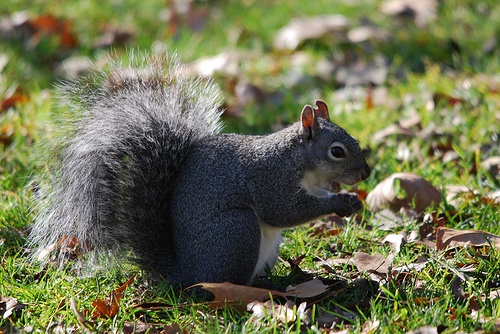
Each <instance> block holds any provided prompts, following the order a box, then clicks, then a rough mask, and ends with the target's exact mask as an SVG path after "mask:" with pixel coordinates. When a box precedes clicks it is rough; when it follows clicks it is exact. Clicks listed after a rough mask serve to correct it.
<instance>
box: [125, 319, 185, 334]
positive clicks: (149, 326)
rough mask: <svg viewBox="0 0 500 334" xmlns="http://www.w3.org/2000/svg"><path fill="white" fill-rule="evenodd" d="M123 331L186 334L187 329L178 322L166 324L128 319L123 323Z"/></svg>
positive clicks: (128, 332)
mask: <svg viewBox="0 0 500 334" xmlns="http://www.w3.org/2000/svg"><path fill="white" fill-rule="evenodd" d="M122 332H123V333H124V334H132V333H134V334H143V333H148V334H156V333H158V334H178V333H180V334H186V333H188V332H187V331H186V330H184V329H182V328H181V327H180V326H179V324H178V323H173V324H171V325H165V324H161V323H151V322H148V323H145V322H142V321H140V320H136V321H134V322H130V321H126V322H125V323H124V325H123V328H122Z"/></svg>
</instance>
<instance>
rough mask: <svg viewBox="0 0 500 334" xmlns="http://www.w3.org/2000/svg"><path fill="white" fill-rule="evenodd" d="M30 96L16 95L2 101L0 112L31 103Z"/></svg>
mask: <svg viewBox="0 0 500 334" xmlns="http://www.w3.org/2000/svg"><path fill="white" fill-rule="evenodd" d="M29 99H30V98H29V96H28V95H25V94H22V93H14V94H13V95H12V96H10V97H8V98H5V99H3V100H2V103H1V105H0V112H2V111H6V110H7V109H9V108H13V107H16V106H18V105H20V104H24V103H26V102H28V101H29Z"/></svg>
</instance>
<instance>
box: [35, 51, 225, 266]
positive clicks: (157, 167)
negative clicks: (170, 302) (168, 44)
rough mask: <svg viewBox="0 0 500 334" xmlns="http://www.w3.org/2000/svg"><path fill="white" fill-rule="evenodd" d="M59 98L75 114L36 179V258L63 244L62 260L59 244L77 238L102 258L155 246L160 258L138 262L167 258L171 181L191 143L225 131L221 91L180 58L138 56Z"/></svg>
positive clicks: (141, 257) (63, 89) (71, 86)
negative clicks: (190, 72)
mask: <svg viewBox="0 0 500 334" xmlns="http://www.w3.org/2000/svg"><path fill="white" fill-rule="evenodd" d="M59 92H60V97H61V98H62V100H63V101H64V102H63V105H62V107H63V108H68V109H67V110H66V114H68V113H71V114H74V115H70V118H71V119H69V120H64V122H62V124H65V126H66V128H65V129H64V130H63V131H60V132H62V136H59V137H58V138H56V139H52V140H51V142H52V143H54V145H53V146H51V144H50V143H49V145H48V147H44V151H45V152H46V153H45V154H47V151H48V152H50V150H53V149H55V146H57V145H59V144H60V142H63V141H66V142H65V143H64V144H63V146H62V149H61V151H60V152H59V154H60V159H58V161H57V162H56V163H55V166H51V174H50V175H49V176H48V177H45V178H40V179H39V180H38V183H39V184H38V185H37V186H39V187H40V190H39V191H38V192H37V194H38V197H39V198H38V199H37V203H36V207H37V215H36V218H35V223H34V225H33V228H32V232H31V234H30V239H31V242H32V243H33V244H34V245H36V252H35V256H37V257H43V256H44V255H46V254H45V252H46V250H47V249H49V248H50V246H51V245H56V244H59V245H58V249H60V250H61V253H60V255H61V256H64V247H63V245H60V244H61V243H65V242H67V243H70V242H72V241H71V240H74V239H73V237H75V238H76V241H77V242H78V243H79V245H80V247H82V248H83V250H84V251H91V252H90V254H92V255H95V256H91V257H92V258H94V259H97V258H98V257H99V255H103V254H105V253H107V252H109V251H111V252H112V253H114V254H115V255H118V254H120V253H125V251H126V250H129V249H131V248H135V247H134V245H135V244H140V245H142V244H149V245H151V247H149V250H148V251H147V252H151V251H154V249H155V248H157V249H156V252H157V254H147V253H143V254H141V253H138V254H134V256H137V257H138V259H137V260H138V261H140V262H141V263H143V264H144V266H148V263H147V261H148V259H153V258H158V257H159V256H160V254H162V255H164V256H163V261H169V254H170V252H169V250H168V249H166V247H170V246H169V245H171V244H172V243H171V242H168V240H164V238H165V236H168V235H169V233H168V231H165V230H168V229H169V224H168V219H169V217H168V210H167V207H166V206H167V202H168V198H169V195H170V194H169V192H170V187H169V184H170V183H171V179H172V176H173V175H174V174H175V173H176V172H177V169H178V168H179V166H180V165H181V164H182V160H183V159H184V156H185V154H186V152H187V151H188V149H189V146H190V145H192V143H193V142H196V141H197V140H200V139H202V138H204V137H206V136H210V135H213V134H214V133H217V132H218V131H219V128H220V123H219V118H220V111H219V108H218V107H219V93H218V89H217V88H216V87H215V85H214V84H213V83H211V82H206V81H201V80H200V79H197V78H192V77H189V76H187V74H186V69H185V67H184V66H182V65H180V63H179V61H178V60H177V59H176V58H175V57H169V56H155V57H151V56H147V55H132V56H131V61H130V64H129V65H128V66H127V65H124V64H122V63H120V62H117V61H109V66H108V67H107V68H106V69H104V70H103V69H100V70H98V71H94V72H93V73H92V74H91V75H90V76H89V77H87V78H85V79H77V80H75V82H71V83H65V84H63V85H61V86H60V87H59ZM131 222H132V223H131ZM124 227H126V228H124ZM144 231H148V233H144ZM155 236H159V238H161V240H154V238H155Z"/></svg>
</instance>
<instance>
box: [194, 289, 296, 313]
mask: <svg viewBox="0 0 500 334" xmlns="http://www.w3.org/2000/svg"><path fill="white" fill-rule="evenodd" d="M196 287H201V288H202V289H204V290H206V291H209V292H211V293H213V294H214V300H212V301H210V302H209V303H208V307H210V308H211V309H220V308H224V307H233V308H235V309H237V310H240V311H245V310H246V306H247V305H248V303H251V302H265V301H267V300H269V299H271V298H276V297H280V298H284V299H287V295H286V294H285V293H282V292H279V291H275V290H268V289H262V288H256V287H252V286H246V285H239V284H233V283H229V282H223V283H199V284H195V285H192V286H190V287H188V288H187V289H186V290H189V289H192V288H196Z"/></svg>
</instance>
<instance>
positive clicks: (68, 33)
mask: <svg viewBox="0 0 500 334" xmlns="http://www.w3.org/2000/svg"><path fill="white" fill-rule="evenodd" d="M29 23H30V24H31V26H33V27H34V29H35V34H34V36H33V37H32V40H33V41H34V42H36V41H38V40H39V38H40V37H39V35H40V34H51V35H56V36H58V37H59V45H60V46H62V47H65V48H73V47H75V46H76V44H77V43H78V42H77V39H76V37H75V35H74V34H73V31H72V23H71V21H70V20H67V19H60V18H56V17H55V16H52V15H50V14H42V15H40V16H38V17H35V18H33V19H31V20H30V21H29Z"/></svg>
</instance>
